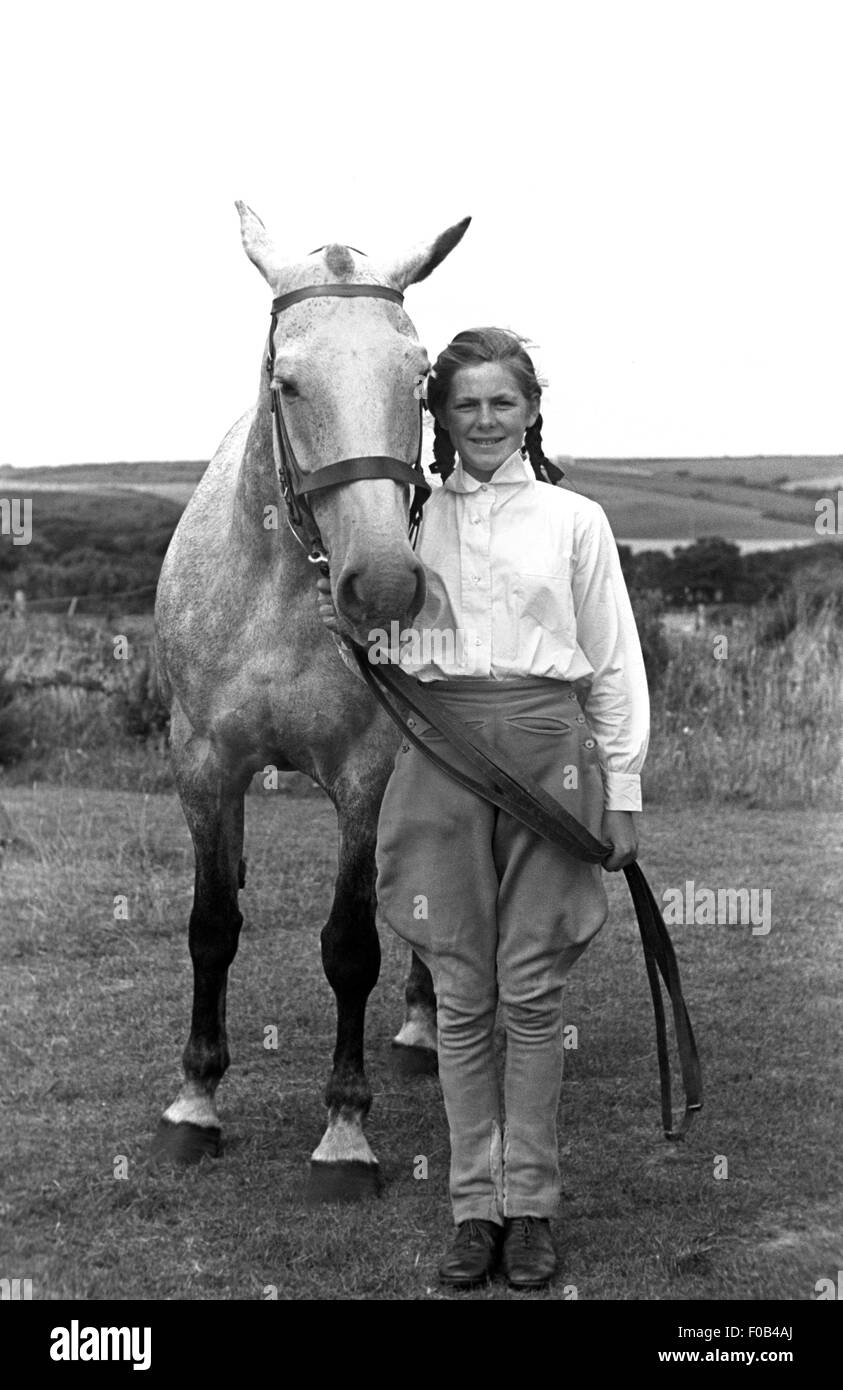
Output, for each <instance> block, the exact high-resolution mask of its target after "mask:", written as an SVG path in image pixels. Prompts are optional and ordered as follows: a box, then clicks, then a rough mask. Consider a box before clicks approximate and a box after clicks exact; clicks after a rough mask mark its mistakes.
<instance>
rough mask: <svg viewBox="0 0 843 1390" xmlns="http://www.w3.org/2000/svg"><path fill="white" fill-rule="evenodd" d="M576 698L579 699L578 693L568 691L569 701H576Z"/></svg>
mask: <svg viewBox="0 0 843 1390" xmlns="http://www.w3.org/2000/svg"><path fill="white" fill-rule="evenodd" d="M576 698H577V692H576V691H575V690H569V691H568V699H569V700H576Z"/></svg>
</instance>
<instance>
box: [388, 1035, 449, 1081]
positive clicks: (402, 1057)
mask: <svg viewBox="0 0 843 1390" xmlns="http://www.w3.org/2000/svg"><path fill="white" fill-rule="evenodd" d="M392 1060H393V1062H394V1064H395V1070H396V1071H397V1073H398V1075H399V1076H405V1077H408V1076H438V1075H439V1057H438V1055H437V1053H436V1052H435V1051H434V1049H433V1048H432V1047H408V1046H407V1045H406V1043H399V1042H393V1044H392Z"/></svg>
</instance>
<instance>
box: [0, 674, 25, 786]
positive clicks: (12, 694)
mask: <svg viewBox="0 0 843 1390" xmlns="http://www.w3.org/2000/svg"><path fill="white" fill-rule="evenodd" d="M28 735H29V730H28V727H27V720H26V715H25V713H24V710H23V707H22V706H21V704H20V703H19V692H18V690H17V687H16V686H15V685H14V684H12V683H10V682H8V681H7V680H6V679H5V676H4V675H3V674H2V673H0V767H8V766H10V764H12V763H18V762H20V760H21V758H23V756H24V754H25V753H26V745H27V739H28Z"/></svg>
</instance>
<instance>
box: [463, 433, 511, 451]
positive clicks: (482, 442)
mask: <svg viewBox="0 0 843 1390" xmlns="http://www.w3.org/2000/svg"><path fill="white" fill-rule="evenodd" d="M469 442H470V443H471V444H475V445H478V446H479V447H480V448H481V449H488V448H490V447H491V446H492V445H493V444H503V437H502V436H501V437H500V438H499V439H472V440H470V441H469Z"/></svg>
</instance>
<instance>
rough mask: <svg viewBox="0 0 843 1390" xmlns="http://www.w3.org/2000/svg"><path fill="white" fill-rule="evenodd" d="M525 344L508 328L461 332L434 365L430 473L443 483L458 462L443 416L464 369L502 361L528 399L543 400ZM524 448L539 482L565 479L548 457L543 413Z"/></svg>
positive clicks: (429, 401)
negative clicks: (455, 378)
mask: <svg viewBox="0 0 843 1390" xmlns="http://www.w3.org/2000/svg"><path fill="white" fill-rule="evenodd" d="M524 341H525V340H524V339H523V338H519V337H518V335H517V333H510V332H509V330H508V329H506V328H468V329H466V330H465V332H463V333H458V334H457V335H456V337H455V338H453V339H452V341H451V342H450V343H449V344H448V346H447V347H446V348H445V349H444V351H442V352H440V354H439V356H438V357H437V359H436V361H435V362H434V364H433V366H432V368H431V370H430V376H429V378H428V383H427V408H428V410H430V411H431V413H432V414H433V417H434V420H435V422H436V425H435V429H434V432H433V463H432V464H431V466H430V471H431V472H432V473H438V474H439V475H440V477H441V478H442V481H443V482H444V481H445V479H446V478H447V477H448V476H449V474H450V473H452V472H453V470H454V464H455V462H456V460H455V451H454V445H453V443H452V441H451V436H450V435H449V433H448V431H447V430H446V429H445V426H444V425H442V424H440V423H439V415H440V414H442V413H443V412H444V409H445V405H446V403H447V400H448V393H449V391H450V389H451V385H452V383H453V380H454V376H455V375H456V373H457V372H458V371H459V370H460V368H461V367H476V366H477V365H478V364H480V363H482V362H502V363H504V364H505V365H506V367H507V368H508V370H509V371H510V372H511V373H512V375H513V376H514V378H515V380H516V382H517V384H518V388H519V390H520V391H521V393H522V395H523V396H525V397H526V399H527V400H529V401H533V402H537V401H540V400H541V394H542V388H541V383H540V382H539V379H538V377H537V375H536V369H535V367H534V366H533V362H532V359H531V358H530V357H529V356H528V354H527V352H526V351H525V350H524V347H523V343H524ZM524 447H525V448H526V450H527V456H528V458H529V460H530V463H531V464H532V466H533V472H534V473H535V475H536V477H537V478H538V480H539V482H541V483H558V482H559V480H560V478H564V476H565V475H564V473H563V471H562V469H561V468H558V467H557V465H556V464H555V463H551V462H550V459H548V458H546V457H545V453H544V449H543V447H542V417H541V413H539V415H537V416H536V421H535V424H533V425H531V426H530V428H529V429H528V430H527V432H526V434H525V436H524Z"/></svg>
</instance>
